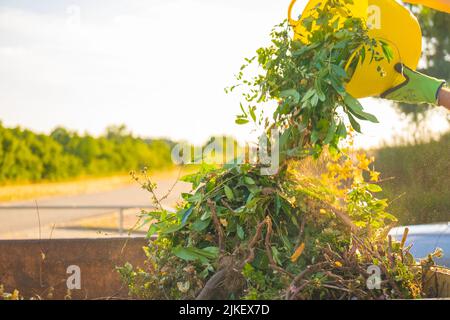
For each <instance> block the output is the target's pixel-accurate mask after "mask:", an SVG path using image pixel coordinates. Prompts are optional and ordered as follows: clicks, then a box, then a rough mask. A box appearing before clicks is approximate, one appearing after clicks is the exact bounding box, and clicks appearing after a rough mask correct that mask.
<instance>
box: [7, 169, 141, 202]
mask: <svg viewBox="0 0 450 320" xmlns="http://www.w3.org/2000/svg"><path fill="white" fill-rule="evenodd" d="M131 183H133V181H132V180H131V178H130V176H129V175H119V176H113V177H106V178H86V179H79V180H75V181H66V182H43V183H33V184H25V185H8V186H1V187H0V201H1V202H10V201H19V200H29V199H36V198H42V197H52V196H60V195H76V194H83V193H91V192H99V191H107V190H112V189H115V188H118V187H122V186H125V185H129V184H131Z"/></svg>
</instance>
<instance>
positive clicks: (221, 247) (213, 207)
mask: <svg viewBox="0 0 450 320" xmlns="http://www.w3.org/2000/svg"><path fill="white" fill-rule="evenodd" d="M207 203H208V207H209V209H210V210H211V217H212V220H213V222H214V227H215V229H216V232H217V236H218V237H219V250H220V253H221V254H222V255H223V254H224V253H225V242H224V238H225V233H224V232H223V229H222V226H221V225H220V221H219V218H218V217H217V212H216V205H215V203H214V202H213V201H212V200H211V199H208V202H207Z"/></svg>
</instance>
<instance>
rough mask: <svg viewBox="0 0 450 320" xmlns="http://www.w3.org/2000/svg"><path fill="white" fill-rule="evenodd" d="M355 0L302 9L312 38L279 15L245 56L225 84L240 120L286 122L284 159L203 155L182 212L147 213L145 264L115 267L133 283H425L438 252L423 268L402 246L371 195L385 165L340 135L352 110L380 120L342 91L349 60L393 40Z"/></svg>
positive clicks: (259, 294)
mask: <svg viewBox="0 0 450 320" xmlns="http://www.w3.org/2000/svg"><path fill="white" fill-rule="evenodd" d="M348 2H350V1H349V0H343V1H331V0H329V1H326V2H325V5H324V7H317V8H316V9H315V10H316V11H317V12H316V15H314V16H316V17H317V20H316V25H318V26H319V28H317V27H314V28H312V24H311V21H308V20H307V19H306V20H305V21H304V23H305V28H306V29H307V30H308V33H309V42H308V43H307V44H305V43H302V42H299V41H295V40H292V38H291V35H290V30H289V26H287V24H286V23H283V24H281V25H279V26H277V27H276V28H275V29H274V31H273V32H272V45H271V46H270V47H267V48H261V49H259V50H258V51H257V56H256V57H254V58H252V59H247V62H248V63H247V64H246V65H244V66H243V67H242V69H241V72H240V73H239V75H238V77H237V78H238V81H239V84H238V85H237V86H234V87H232V88H230V91H234V90H235V89H236V88H243V87H244V88H247V90H244V93H243V95H244V100H245V104H246V105H244V104H243V105H241V107H242V112H243V113H242V114H241V115H239V116H238V118H237V123H239V124H245V123H248V122H251V121H252V122H254V123H255V124H256V125H258V126H263V127H264V131H265V132H266V134H267V135H270V132H271V130H270V129H273V128H277V129H279V130H280V131H281V139H280V142H279V144H280V150H281V155H282V157H281V167H280V169H279V171H278V173H277V174H275V175H272V176H265V175H262V174H261V165H253V164H249V163H244V164H231V165H227V166H225V167H223V168H215V167H208V166H203V167H202V169H201V170H200V171H199V172H198V173H196V174H193V175H190V176H187V177H185V178H184V179H183V180H184V181H187V182H190V183H192V185H193V190H194V191H193V192H191V193H189V194H184V195H183V200H184V201H183V203H182V204H181V205H180V208H179V210H178V211H177V212H174V213H171V212H168V211H167V210H164V209H163V208H162V206H160V209H161V210H158V211H156V212H146V213H145V214H144V217H145V221H146V222H148V223H151V226H150V229H149V236H152V235H154V234H156V235H157V239H156V240H154V241H152V242H151V243H150V245H149V247H148V248H147V253H148V261H147V263H148V264H147V269H146V270H134V269H133V268H132V266H130V265H126V266H125V267H124V268H121V269H120V272H121V274H122V276H123V277H124V279H125V280H126V281H127V282H128V284H129V287H130V292H131V294H134V295H138V296H140V297H142V298H170V299H175V298H198V299H219V298H220V299H232V298H247V299H257V298H258V299H355V298H356V299H387V298H417V297H421V296H423V295H424V293H423V290H422V275H423V274H424V272H423V269H424V268H428V267H429V266H430V265H431V264H432V262H431V261H432V255H430V257H429V260H427V261H424V262H423V263H422V267H423V268H420V267H419V266H418V265H417V264H416V262H415V261H414V259H413V257H412V256H411V254H410V253H409V249H410V248H409V247H406V248H405V246H404V243H405V240H406V236H407V235H406V234H405V237H404V240H403V241H402V242H401V243H397V242H394V241H393V240H392V239H391V238H389V237H388V236H387V233H388V230H389V228H390V227H391V224H392V223H393V222H395V217H393V216H392V215H390V214H389V213H387V212H386V208H387V200H385V199H377V198H376V196H375V194H376V193H377V192H379V191H381V188H380V187H379V186H378V185H377V184H376V183H377V181H378V179H379V173H378V172H376V171H374V170H373V169H371V168H370V165H371V163H372V162H373V159H368V158H367V157H366V155H365V154H364V153H360V154H356V155H352V154H351V148H345V147H344V146H343V145H342V143H340V141H341V140H343V139H344V138H347V135H348V131H349V130H348V129H347V128H346V125H345V118H348V119H349V121H350V123H351V126H352V127H353V129H354V130H356V131H359V130H360V126H359V124H358V120H357V119H360V120H369V121H374V122H376V118H375V117H374V116H372V115H370V114H368V113H366V112H364V111H363V108H362V106H361V105H360V103H359V102H358V101H357V100H356V99H354V98H353V97H351V96H350V95H349V94H348V93H347V92H346V91H345V89H344V84H345V82H346V81H347V80H348V79H349V78H350V77H351V74H348V73H347V71H346V70H345V69H344V66H345V65H346V64H347V62H348V61H349V59H350V57H352V56H355V55H356V57H357V59H356V60H355V61H356V63H360V62H361V61H363V60H364V59H366V58H370V59H373V60H374V61H373V63H376V62H377V61H379V60H380V59H389V58H390V49H389V48H388V47H387V46H386V44H384V43H380V42H378V41H376V40H373V39H370V38H369V37H368V35H367V30H366V27H365V25H364V22H363V21H361V20H360V19H357V18H353V17H351V14H350V12H349V11H348V10H347V9H346V7H345V4H346V3H348ZM338 26H340V27H339V30H336V29H337V28H338ZM368 53H370V54H368ZM253 63H257V66H258V67H259V70H261V72H260V73H259V74H258V75H256V76H254V77H252V78H250V79H247V78H245V77H244V74H243V72H244V71H245V70H248V69H247V68H248V66H249V65H251V64H253ZM352 67H353V68H354V67H355V65H354V64H353V66H352ZM348 70H351V68H350V69H348ZM380 76H382V74H381V75H380ZM271 101H274V102H275V103H276V110H275V112H274V113H273V115H272V116H271V117H270V118H267V117H265V116H264V113H262V112H261V113H259V114H258V111H259V109H258V106H261V105H266V103H269V102H271ZM311 154H312V155H314V156H315V157H314V158H316V159H315V160H312V158H311V157H310V155H311ZM317 158H319V159H317ZM308 163H309V165H308ZM317 168H321V170H318V169H317ZM142 186H143V187H144V188H145V189H147V190H148V191H150V192H152V193H153V194H154V189H155V187H156V186H155V185H154V184H153V183H152V182H151V181H149V180H148V179H147V178H146V179H145V180H144V181H143V182H142ZM155 201H156V202H157V203H158V199H156V197H155ZM155 221H156V222H155ZM436 254H438V253H436Z"/></svg>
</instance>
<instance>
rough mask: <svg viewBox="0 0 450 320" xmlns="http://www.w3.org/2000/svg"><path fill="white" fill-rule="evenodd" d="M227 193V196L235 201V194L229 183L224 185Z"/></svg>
mask: <svg viewBox="0 0 450 320" xmlns="http://www.w3.org/2000/svg"><path fill="white" fill-rule="evenodd" d="M224 191H225V195H226V196H227V198H228V200H230V201H233V200H234V194H233V190H231V188H230V187H229V186H227V185H225V186H224Z"/></svg>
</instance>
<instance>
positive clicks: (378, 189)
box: [367, 184, 383, 193]
mask: <svg viewBox="0 0 450 320" xmlns="http://www.w3.org/2000/svg"><path fill="white" fill-rule="evenodd" d="M367 190H369V191H370V192H374V193H377V192H381V191H383V188H381V187H380V186H379V185H377V184H369V185H367Z"/></svg>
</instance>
